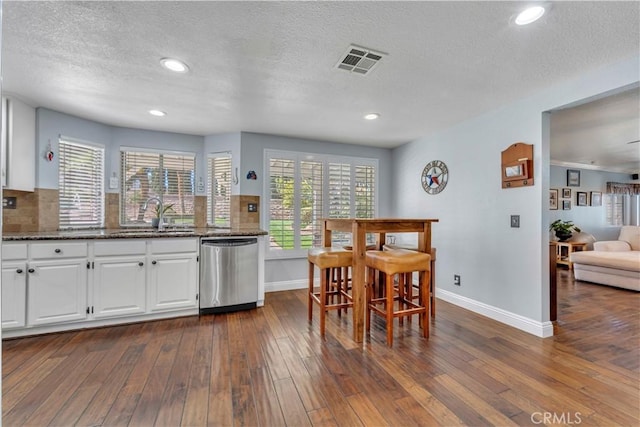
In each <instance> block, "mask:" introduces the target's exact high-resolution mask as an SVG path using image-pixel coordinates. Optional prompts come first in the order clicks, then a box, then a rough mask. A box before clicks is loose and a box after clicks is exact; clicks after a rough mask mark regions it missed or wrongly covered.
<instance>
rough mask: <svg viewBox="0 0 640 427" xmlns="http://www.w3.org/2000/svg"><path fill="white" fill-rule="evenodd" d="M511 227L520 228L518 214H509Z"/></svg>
mask: <svg viewBox="0 0 640 427" xmlns="http://www.w3.org/2000/svg"><path fill="white" fill-rule="evenodd" d="M511 228H520V215H511Z"/></svg>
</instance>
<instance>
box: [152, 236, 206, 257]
mask: <svg viewBox="0 0 640 427" xmlns="http://www.w3.org/2000/svg"><path fill="white" fill-rule="evenodd" d="M197 251H198V239H193V238H186V239H177V238H171V239H151V253H152V254H172V253H173V254H175V253H178V252H197Z"/></svg>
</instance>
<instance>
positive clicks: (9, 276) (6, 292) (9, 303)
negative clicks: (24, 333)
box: [2, 261, 27, 329]
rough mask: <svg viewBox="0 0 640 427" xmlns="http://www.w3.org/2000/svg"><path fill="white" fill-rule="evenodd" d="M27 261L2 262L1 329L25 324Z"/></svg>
mask: <svg viewBox="0 0 640 427" xmlns="http://www.w3.org/2000/svg"><path fill="white" fill-rule="evenodd" d="M26 308H27V263H26V261H23V262H3V263H2V329H12V328H21V327H23V326H24V325H25V324H26V313H27V310H26Z"/></svg>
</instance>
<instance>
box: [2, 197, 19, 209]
mask: <svg viewBox="0 0 640 427" xmlns="http://www.w3.org/2000/svg"><path fill="white" fill-rule="evenodd" d="M17 205H18V202H17V200H16V198H15V197H3V198H2V207H3V208H5V209H15V208H16V207H17Z"/></svg>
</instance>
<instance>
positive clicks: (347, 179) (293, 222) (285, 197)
mask: <svg viewBox="0 0 640 427" xmlns="http://www.w3.org/2000/svg"><path fill="white" fill-rule="evenodd" d="M265 159H266V160H265V162H266V164H265V166H266V168H265V170H266V174H267V175H268V177H269V180H268V182H269V184H268V187H266V188H265V199H268V200H269V211H268V212H267V222H268V224H269V238H270V244H269V250H270V253H271V254H272V255H274V256H277V255H278V254H284V253H287V254H290V255H291V256H300V255H303V254H304V253H306V250H307V249H308V248H310V247H312V246H320V245H321V244H322V223H321V221H320V220H321V219H322V218H324V217H329V218H351V217H361V218H372V217H374V216H375V213H376V197H375V196H376V173H377V160H373V159H361V158H350V157H340V159H337V158H336V157H334V156H326V155H318V154H308V153H296V152H282V151H271V150H267V151H266V153H265ZM332 237H333V243H334V244H346V243H349V240H350V235H349V234H348V233H335V232H334V233H332Z"/></svg>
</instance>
